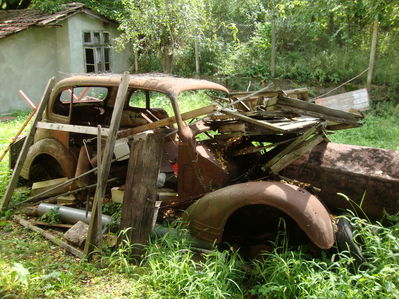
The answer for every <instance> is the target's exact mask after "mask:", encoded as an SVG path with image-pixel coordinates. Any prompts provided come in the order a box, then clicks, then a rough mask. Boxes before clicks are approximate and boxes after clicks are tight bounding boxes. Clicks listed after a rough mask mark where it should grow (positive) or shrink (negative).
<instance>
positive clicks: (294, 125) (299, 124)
mask: <svg viewBox="0 0 399 299" xmlns="http://www.w3.org/2000/svg"><path fill="white" fill-rule="evenodd" d="M320 122H321V120H320V119H318V118H317V119H313V120H306V121H292V122H290V123H286V124H282V125H279V124H276V125H278V126H279V127H280V128H282V129H284V130H286V131H290V132H291V131H295V130H299V129H304V128H307V127H310V126H314V125H315V124H318V123H320Z"/></svg>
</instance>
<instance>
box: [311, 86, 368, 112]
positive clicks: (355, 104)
mask: <svg viewBox="0 0 399 299" xmlns="http://www.w3.org/2000/svg"><path fill="white" fill-rule="evenodd" d="M315 103H316V104H317V105H321V106H325V107H329V108H332V109H339V110H341V111H346V112H352V111H353V110H355V111H356V110H358V111H365V110H367V109H369V108H370V105H369V95H368V92H367V89H366V88H363V89H358V90H354V91H350V92H345V93H340V94H337V95H333V96H329V97H325V98H318V99H316V100H315Z"/></svg>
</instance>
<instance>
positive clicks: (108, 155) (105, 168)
mask: <svg viewBox="0 0 399 299" xmlns="http://www.w3.org/2000/svg"><path fill="white" fill-rule="evenodd" d="M128 86H129V73H128V72H125V73H124V74H123V76H122V78H121V83H120V84H119V87H118V92H117V95H116V100H115V105H114V110H113V112H112V118H111V125H110V128H109V135H108V137H107V142H106V144H105V149H104V155H103V163H102V165H101V178H100V181H98V182H97V188H96V193H95V195H94V198H95V200H94V202H93V207H92V217H91V218H90V224H89V232H88V234H87V240H86V243H85V248H84V254H85V256H87V257H90V254H91V253H92V252H93V250H94V248H95V246H96V245H97V244H98V241H99V240H98V239H97V230H98V217H97V216H98V201H101V200H102V198H104V194H105V189H106V187H107V179H108V175H109V172H110V168H111V161H112V155H113V152H114V146H115V142H116V133H117V132H118V129H119V126H120V122H121V118H122V112H123V107H124V104H125V102H126V100H127V89H128Z"/></svg>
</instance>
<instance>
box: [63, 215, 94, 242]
mask: <svg viewBox="0 0 399 299" xmlns="http://www.w3.org/2000/svg"><path fill="white" fill-rule="evenodd" d="M88 230H89V225H88V224H86V223H84V222H82V221H78V222H76V223H75V224H74V225H73V226H72V227H71V228H70V229H69V230H68V231H67V232H65V234H64V239H65V240H67V241H68V242H69V243H71V244H73V245H75V246H78V247H81V246H82V245H83V243H84V242H85V241H86V238H87V231H88Z"/></svg>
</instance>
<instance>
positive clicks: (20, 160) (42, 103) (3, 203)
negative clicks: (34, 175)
mask: <svg viewBox="0 0 399 299" xmlns="http://www.w3.org/2000/svg"><path fill="white" fill-rule="evenodd" d="M54 83H55V78H54V77H52V78H51V79H50V80H49V81H48V83H47V86H46V88H45V90H44V93H43V96H42V99H41V101H40V104H39V107H38V108H37V112H36V115H35V117H34V119H33V122H32V128H31V130H30V131H29V134H28V136H27V137H26V139H25V142H24V145H23V146H22V150H21V153H20V154H19V157H18V160H17V163H16V164H15V168H14V171H13V173H12V176H11V178H10V181H9V182H8V186H7V189H6V192H5V194H4V196H3V198H2V199H1V201H0V211H2V210H3V209H4V208H6V207H7V206H8V203H9V202H10V199H11V196H12V194H13V192H14V189H15V187H16V185H17V182H18V179H19V175H20V174H21V170H22V167H23V165H24V162H25V159H26V156H27V155H28V151H29V147H30V145H31V144H32V142H33V138H34V136H35V132H36V125H37V123H38V121H39V120H40V119H41V118H42V116H43V112H44V109H45V108H46V107H47V103H48V100H49V98H50V93H51V90H52V89H53V86H54Z"/></svg>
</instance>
